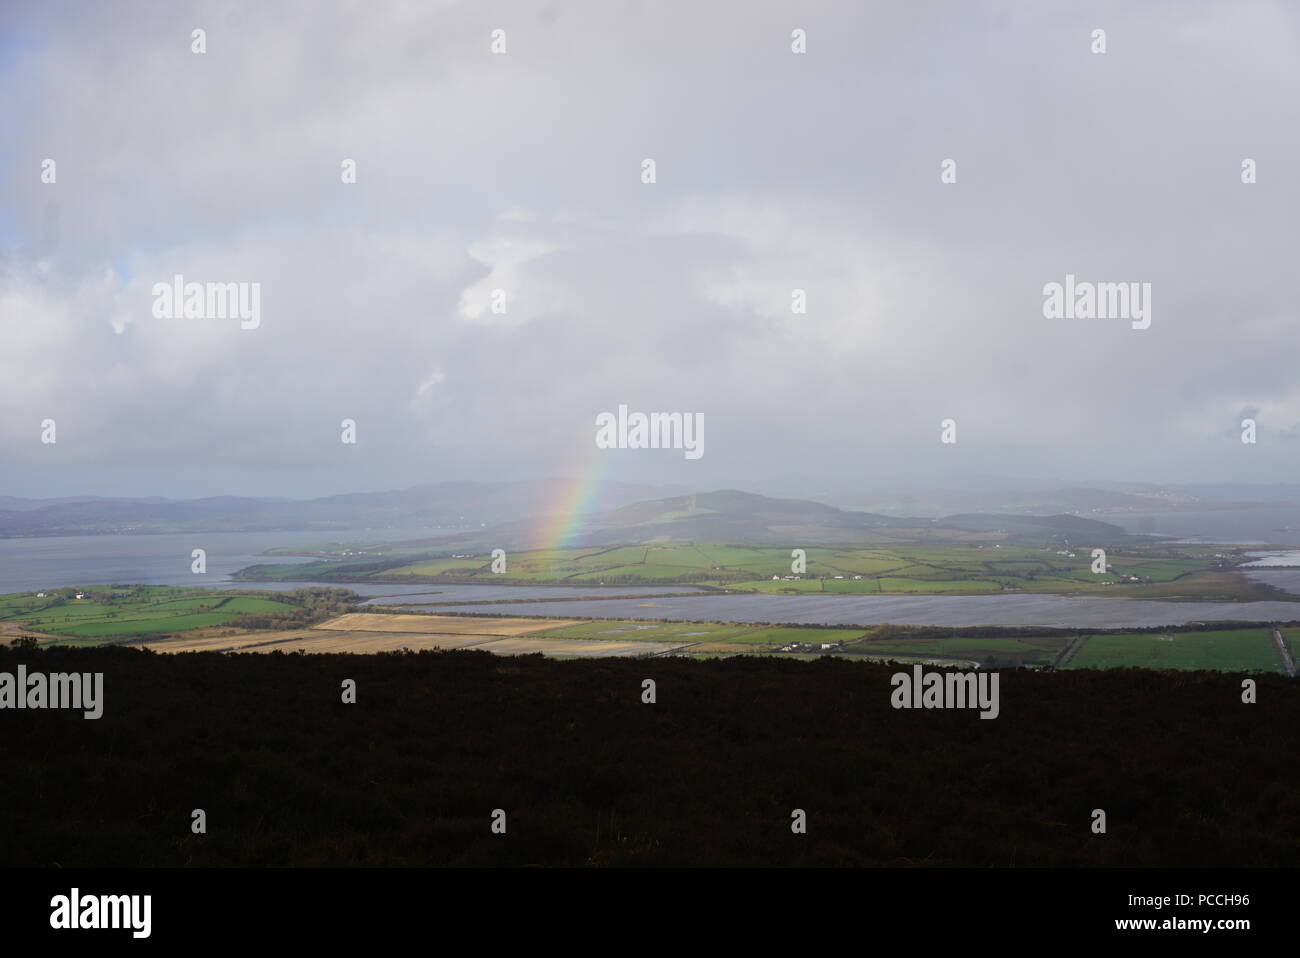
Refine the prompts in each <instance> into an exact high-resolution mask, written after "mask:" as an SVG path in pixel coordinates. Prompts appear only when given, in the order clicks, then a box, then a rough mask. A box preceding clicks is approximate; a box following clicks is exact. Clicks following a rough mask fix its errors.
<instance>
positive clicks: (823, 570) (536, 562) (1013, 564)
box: [246, 542, 1277, 599]
mask: <svg viewBox="0 0 1300 958" xmlns="http://www.w3.org/2000/svg"><path fill="white" fill-rule="evenodd" d="M792 551H793V550H792V548H787V547H779V548H778V547H773V546H746V545H737V544H734V543H720V542H699V543H680V542H665V543H655V544H647V545H623V546H610V547H599V546H592V547H583V548H568V549H546V550H537V551H532V552H516V553H512V554H510V555H509V556H508V561H507V568H506V571H505V573H501V574H497V573H493V572H492V558H491V556H490V555H488V554H482V555H475V556H470V557H461V558H451V557H446V556H443V557H436V556H435V557H428V558H422V559H414V560H411V559H402V558H396V557H395V558H393V559H390V560H389V561H388V562H387V563H386V564H385V563H384V562H382V561H381V562H377V563H371V564H370V565H368V566H365V567H359V566H356V565H355V564H348V563H340V562H334V563H330V562H324V563H310V564H307V565H303V566H282V565H263V566H255V567H253V569H252V570H246V572H247V575H248V577H249V578H252V579H256V578H259V577H260V578H266V579H285V578H301V577H306V578H311V579H322V578H323V579H325V580H330V579H334V580H337V581H340V582H346V581H358V582H360V581H374V582H428V583H431V584H436V583H438V582H470V583H473V582H485V583H489V582H490V583H492V584H496V585H502V584H508V583H516V584H528V583H531V584H567V585H578V584H585V585H592V586H603V587H618V586H626V587H629V588H635V587H637V586H646V585H655V586H662V585H668V584H681V585H691V586H708V587H713V588H727V589H740V590H745V591H752V592H767V593H787V594H800V593H808V592H817V593H843V594H848V595H865V594H895V595H907V594H929V595H940V594H951V595H963V594H965V595H970V594H993V593H1002V592H1015V591H1020V592H1035V593H1065V594H1098V595H1113V596H1116V597H1120V596H1140V597H1146V598H1174V597H1178V598H1184V599H1210V598H1217V599H1246V598H1265V597H1269V598H1276V597H1277V596H1276V594H1275V593H1273V592H1272V591H1271V590H1270V589H1269V588H1268V587H1266V586H1262V585H1258V584H1253V583H1250V582H1248V581H1246V580H1245V579H1244V578H1243V577H1241V576H1240V575H1239V574H1237V573H1236V572H1235V567H1236V565H1237V563H1238V562H1239V561H1241V553H1240V551H1239V550H1236V549H1234V548H1232V547H1226V546H1189V545H1179V546H1169V545H1160V544H1154V543H1153V544H1151V545H1139V546H1131V547H1127V548H1124V549H1112V550H1111V551H1110V552H1108V553H1107V557H1106V558H1107V569H1106V571H1105V572H1103V573H1094V572H1092V564H1093V559H1092V554H1091V550H1090V549H1087V548H1084V547H1082V546H1079V547H1075V548H1073V549H1068V548H1053V547H1030V546H1018V545H1012V544H1007V545H1005V546H1003V545H998V544H992V545H990V544H987V543H955V544H954V543H943V544H912V545H891V546H889V547H887V548H881V547H877V548H864V549H848V548H817V547H812V548H807V549H805V550H804V552H805V554H806V559H805V562H806V564H805V566H804V567H803V569H802V571H799V572H795V571H794V567H793V561H794V560H793V559H792V555H791V553H792Z"/></svg>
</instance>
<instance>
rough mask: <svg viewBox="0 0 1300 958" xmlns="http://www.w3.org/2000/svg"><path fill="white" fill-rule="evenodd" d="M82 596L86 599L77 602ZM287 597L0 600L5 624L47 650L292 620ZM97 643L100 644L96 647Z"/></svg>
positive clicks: (189, 593) (121, 594)
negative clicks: (245, 619)
mask: <svg viewBox="0 0 1300 958" xmlns="http://www.w3.org/2000/svg"><path fill="white" fill-rule="evenodd" d="M77 592H82V593H84V594H85V595H86V598H83V599H78V598H75V595H76V593H77ZM299 611H300V607H299V606H298V605H297V604H295V603H294V601H293V600H292V599H291V598H290V597H288V596H277V595H274V594H267V593H260V594H251V593H248V592H233V591H232V592H223V591H217V590H214V589H192V588H180V587H174V586H115V587H109V586H96V587H90V588H86V589H80V590H77V589H55V590H50V591H49V594H47V595H46V596H44V597H41V596H39V595H38V594H37V593H19V594H14V595H5V596H0V623H9V624H11V627H14V628H19V629H23V630H25V631H30V632H36V633H40V634H42V635H47V636H50V639H49V640H48V644H67V645H81V644H96V641H112V640H114V639H119V638H124V637H128V636H150V635H168V634H171V633H174V632H187V631H191V630H194V629H205V628H215V627H219V626H223V625H227V624H229V623H231V622H234V621H236V620H238V619H239V618H240V617H241V616H247V615H259V614H260V615H266V616H274V617H282V616H292V615H295V614H296V613H298V612H299ZM92 640H96V641H92Z"/></svg>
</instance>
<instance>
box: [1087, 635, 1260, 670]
mask: <svg viewBox="0 0 1300 958" xmlns="http://www.w3.org/2000/svg"><path fill="white" fill-rule="evenodd" d="M1270 631H1271V629H1269V628H1268V627H1267V626H1259V627H1258V628H1252V629H1219V630H1215V631H1212V632H1171V633H1168V634H1165V635H1147V634H1126V635H1094V636H1091V637H1090V638H1089V639H1088V641H1087V642H1086V643H1085V644H1084V646H1083V648H1081V649H1080V650H1079V652H1078V653H1077V654H1076V655H1075V656H1074V658H1073V659H1072V660H1071V661H1070V663H1069V665H1068V666H1067V668H1071V669H1114V668H1125V667H1137V668H1144V669H1207V670H1216V671H1224V672H1278V671H1281V670H1282V660H1281V657H1280V656H1279V654H1278V652H1277V649H1276V648H1275V647H1274V645H1273V642H1272V640H1271V639H1270V638H1269V633H1270Z"/></svg>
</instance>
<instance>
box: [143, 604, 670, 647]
mask: <svg viewBox="0 0 1300 958" xmlns="http://www.w3.org/2000/svg"><path fill="white" fill-rule="evenodd" d="M576 624H577V622H576V621H574V620H570V619H566V620H559V619H520V618H501V619H484V618H462V617H460V616H452V615H400V614H391V615H390V614H378V613H367V612H358V613H352V614H349V615H341V616H339V617H338V618H336V619H331V620H330V621H328V622H322V623H321V624H320V625H317V626H314V627H312V628H309V629H290V630H285V631H282V632H246V633H243V634H240V635H224V636H197V635H196V636H193V637H191V638H181V639H166V640H163V641H160V642H149V643H139V644H140V645H141V646H143V647H147V648H149V649H152V650H153V651H155V652H263V653H265V652H276V651H279V652H299V651H302V652H318V653H328V652H354V653H362V654H364V653H368V652H397V651H401V650H404V649H409V650H411V651H419V650H421V649H466V648H475V649H483V650H485V651H487V652H493V653H495V654H498V655H531V654H533V653H535V652H541V653H542V654H544V655H565V656H582V657H587V656H592V657H598V656H638V655H654V654H657V653H661V652H667V651H670V650H672V649H676V648H679V647H681V646H682V645H684V644H689V643H682V642H671V641H670V642H637V641H628V640H625V639H562V638H554V639H549V638H547V637H546V636H545V634H536V635H534V634H530V633H545V632H546V631H548V630H550V629H558V628H563V627H565V626H570V625H576Z"/></svg>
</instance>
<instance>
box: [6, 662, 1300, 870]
mask: <svg viewBox="0 0 1300 958" xmlns="http://www.w3.org/2000/svg"><path fill="white" fill-rule="evenodd" d="M19 663H24V664H26V666H27V668H28V670H36V671H42V672H64V671H102V672H104V673H105V679H104V698H105V706H104V716H103V718H102V719H100V720H98V721H87V720H84V719H83V718H82V717H81V713H80V712H70V711H69V712H64V711H59V712H56V711H28V710H8V709H6V710H4V711H0V767H2V768H3V769H4V771H5V780H6V782H7V783H8V787H6V788H5V789H3V791H2V792H0V820H3V822H4V826H5V827H4V832H3V838H0V865H4V866H47V867H58V866H62V867H77V866H116V865H123V866H132V865H141V866H170V865H206V866H210V865H216V866H222V865H251V866H279V865H362V866H371V865H435V864H436V865H535V864H541V865H572V866H583V865H595V866H606V865H705V864H708V865H903V866H907V865H920V866H931V865H932V866H948V865H968V866H1001V865H1016V866H1048V865H1119V866H1229V865H1231V866H1261V865H1262V866H1295V865H1297V864H1300V830H1298V829H1297V823H1298V822H1300V787H1297V786H1300V766H1297V763H1296V761H1295V752H1294V742H1295V733H1296V729H1297V728H1300V696H1298V695H1297V692H1296V689H1295V683H1294V682H1293V681H1290V680H1288V679H1286V678H1284V677H1282V676H1275V675H1257V676H1254V678H1255V680H1256V681H1257V682H1258V683H1259V704H1255V705H1244V704H1242V703H1241V701H1240V682H1241V677H1240V676H1233V675H1228V674H1215V673H1207V672H1194V673H1188V672H1181V673H1172V672H1153V671H1143V670H1133V669H1128V670H1116V671H1108V672H1104V673H1103V672H1092V671H1079V672H1042V673H1035V672H1029V671H1004V672H1002V673H1001V689H1000V693H1001V696H1000V698H1001V715H1000V716H999V717H998V718H997V719H994V720H981V719H980V718H979V717H978V712H977V711H975V710H967V711H958V710H933V711H925V710H910V711H906V710H894V709H893V708H891V707H890V691H891V688H890V684H889V677H890V675H891V674H892V673H893V672H894V671H897V669H898V668H899V667H894V666H889V665H883V664H873V663H864V662H849V661H844V660H842V659H831V658H825V659H821V660H818V661H815V662H811V663H809V662H788V661H772V660H765V659H753V658H731V659H716V660H708V661H689V660H680V659H676V660H674V659H662V660H659V659H657V660H653V661H645V660H642V661H631V660H619V659H595V660H584V661H555V660H547V659H543V658H541V657H540V656H526V657H498V656H493V655H490V654H488V653H483V652H473V651H467V652H422V653H418V654H400V653H399V654H390V655H376V656H361V655H312V656H299V655H282V654H279V653H274V654H271V655H264V656H236V655H230V656H227V655H220V654H215V653H214V654H207V653H203V654H187V655H157V654H152V653H150V652H142V651H135V650H130V649H124V648H49V649H41V650H36V649H11V648H2V649H0V671H6V672H14V671H15V670H16V667H17V665H18V664H19ZM348 678H352V679H355V680H356V682H357V687H358V696H357V697H358V702H357V704H355V705H345V704H342V702H341V701H340V683H341V682H342V681H343V680H344V679H348ZM644 678H653V679H655V680H656V682H657V686H658V702H657V704H653V705H647V704H642V702H641V682H642V680H643V679H644ZM18 784H21V788H19V787H15V786H16V785H18ZM195 808H202V809H204V810H205V811H206V813H207V819H208V834H206V835H194V834H192V833H191V831H190V821H191V818H190V815H191V811H192V810H193V809H195ZM497 808H501V809H504V810H505V811H506V813H507V816H508V818H507V821H508V833H507V834H506V835H494V834H492V833H491V831H490V827H489V826H490V819H491V814H492V810H493V809H497ZM795 808H802V809H804V810H806V812H807V815H808V833H807V834H806V835H795V834H792V833H791V829H790V821H791V818H790V815H791V810H792V809H795ZM1095 808H1101V809H1104V810H1105V811H1106V814H1107V816H1108V826H1109V827H1108V833H1107V834H1105V835H1094V834H1093V833H1092V832H1091V830H1090V827H1089V826H1090V822H1091V817H1090V816H1091V812H1092V810H1093V809H1095Z"/></svg>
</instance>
